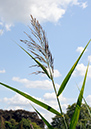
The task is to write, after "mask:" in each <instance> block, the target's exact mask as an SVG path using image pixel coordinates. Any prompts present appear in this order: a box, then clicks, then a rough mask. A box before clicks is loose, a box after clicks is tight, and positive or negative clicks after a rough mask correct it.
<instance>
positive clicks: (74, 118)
mask: <svg viewBox="0 0 91 129" xmlns="http://www.w3.org/2000/svg"><path fill="white" fill-rule="evenodd" d="M88 67H89V64H88V66H87V69H86V73H85V77H84V81H83V85H82V88H81V91H80V94H79V97H78V100H77V104H76V108H75V111H74V114H73V116H72V119H71V122H70V128H69V129H75V128H76V125H77V122H78V119H79V114H80V108H81V103H82V98H83V93H84V88H85V83H86V78H87V72H88Z"/></svg>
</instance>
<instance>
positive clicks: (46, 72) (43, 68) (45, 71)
mask: <svg viewBox="0 0 91 129" xmlns="http://www.w3.org/2000/svg"><path fill="white" fill-rule="evenodd" d="M16 44H17V43H16ZM17 45H18V46H19V47H20V48H21V49H22V50H23V51H25V52H26V53H27V54H28V55H29V56H30V57H31V58H32V59H33V60H34V61H35V62H36V63H37V64H38V65H39V66H40V67H41V68H42V70H43V71H44V73H45V74H46V75H47V76H48V77H49V78H50V75H49V73H48V71H47V70H46V68H45V67H44V66H43V65H42V64H41V63H40V62H39V61H38V60H36V59H35V58H34V57H33V56H32V55H31V54H30V53H29V52H27V51H26V50H25V49H24V48H23V47H21V46H20V45H19V44H17Z"/></svg>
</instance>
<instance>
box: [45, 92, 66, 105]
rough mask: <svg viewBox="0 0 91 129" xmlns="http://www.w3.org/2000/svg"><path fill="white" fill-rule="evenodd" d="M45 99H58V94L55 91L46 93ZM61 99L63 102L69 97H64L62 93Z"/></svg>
mask: <svg viewBox="0 0 91 129" xmlns="http://www.w3.org/2000/svg"><path fill="white" fill-rule="evenodd" d="M44 99H45V100H47V101H50V100H51V101H55V100H56V95H55V93H54V92H53V93H45V94H44ZM59 99H60V101H61V102H65V103H66V102H67V99H66V98H65V97H63V95H62V94H61V95H60V97H59Z"/></svg>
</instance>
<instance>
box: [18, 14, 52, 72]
mask: <svg viewBox="0 0 91 129" xmlns="http://www.w3.org/2000/svg"><path fill="white" fill-rule="evenodd" d="M30 20H31V25H32V27H29V28H30V30H31V33H32V35H33V37H35V40H34V38H32V37H31V35H29V34H27V33H26V32H25V34H26V35H27V36H28V38H29V40H20V41H21V42H23V43H25V44H26V45H27V46H28V50H29V51H30V52H31V53H32V54H33V56H34V58H35V59H37V60H38V61H39V62H41V63H42V65H43V66H44V67H45V68H46V70H47V69H51V70H52V73H53V71H54V67H53V57H52V54H51V52H50V49H49V45H48V41H47V38H46V35H45V31H44V30H43V28H42V26H41V25H40V23H39V22H38V20H36V18H33V16H32V15H31V19H30ZM34 66H38V67H40V66H39V65H38V64H37V65H32V67H34ZM34 73H35V74H38V73H44V72H43V71H37V72H34Z"/></svg>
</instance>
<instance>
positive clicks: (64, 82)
mask: <svg viewBox="0 0 91 129" xmlns="http://www.w3.org/2000/svg"><path fill="white" fill-rule="evenodd" d="M90 42H91V39H90V40H89V42H88V43H87V45H86V46H85V48H84V50H83V51H82V53H81V54H80V56H79V57H78V59H77V61H76V62H75V63H74V65H73V66H72V68H71V69H70V71H69V72H68V74H67V76H66V77H65V79H64V80H63V82H62V84H61V86H60V88H59V91H58V94H57V96H59V95H60V94H61V93H62V92H63V90H64V88H65V87H66V84H67V82H68V81H69V79H70V77H71V75H72V73H73V71H74V69H75V67H76V66H77V64H78V62H79V60H80V58H81V57H82V55H83V53H84V51H85V50H86V48H87V46H88V45H89V43H90Z"/></svg>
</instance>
